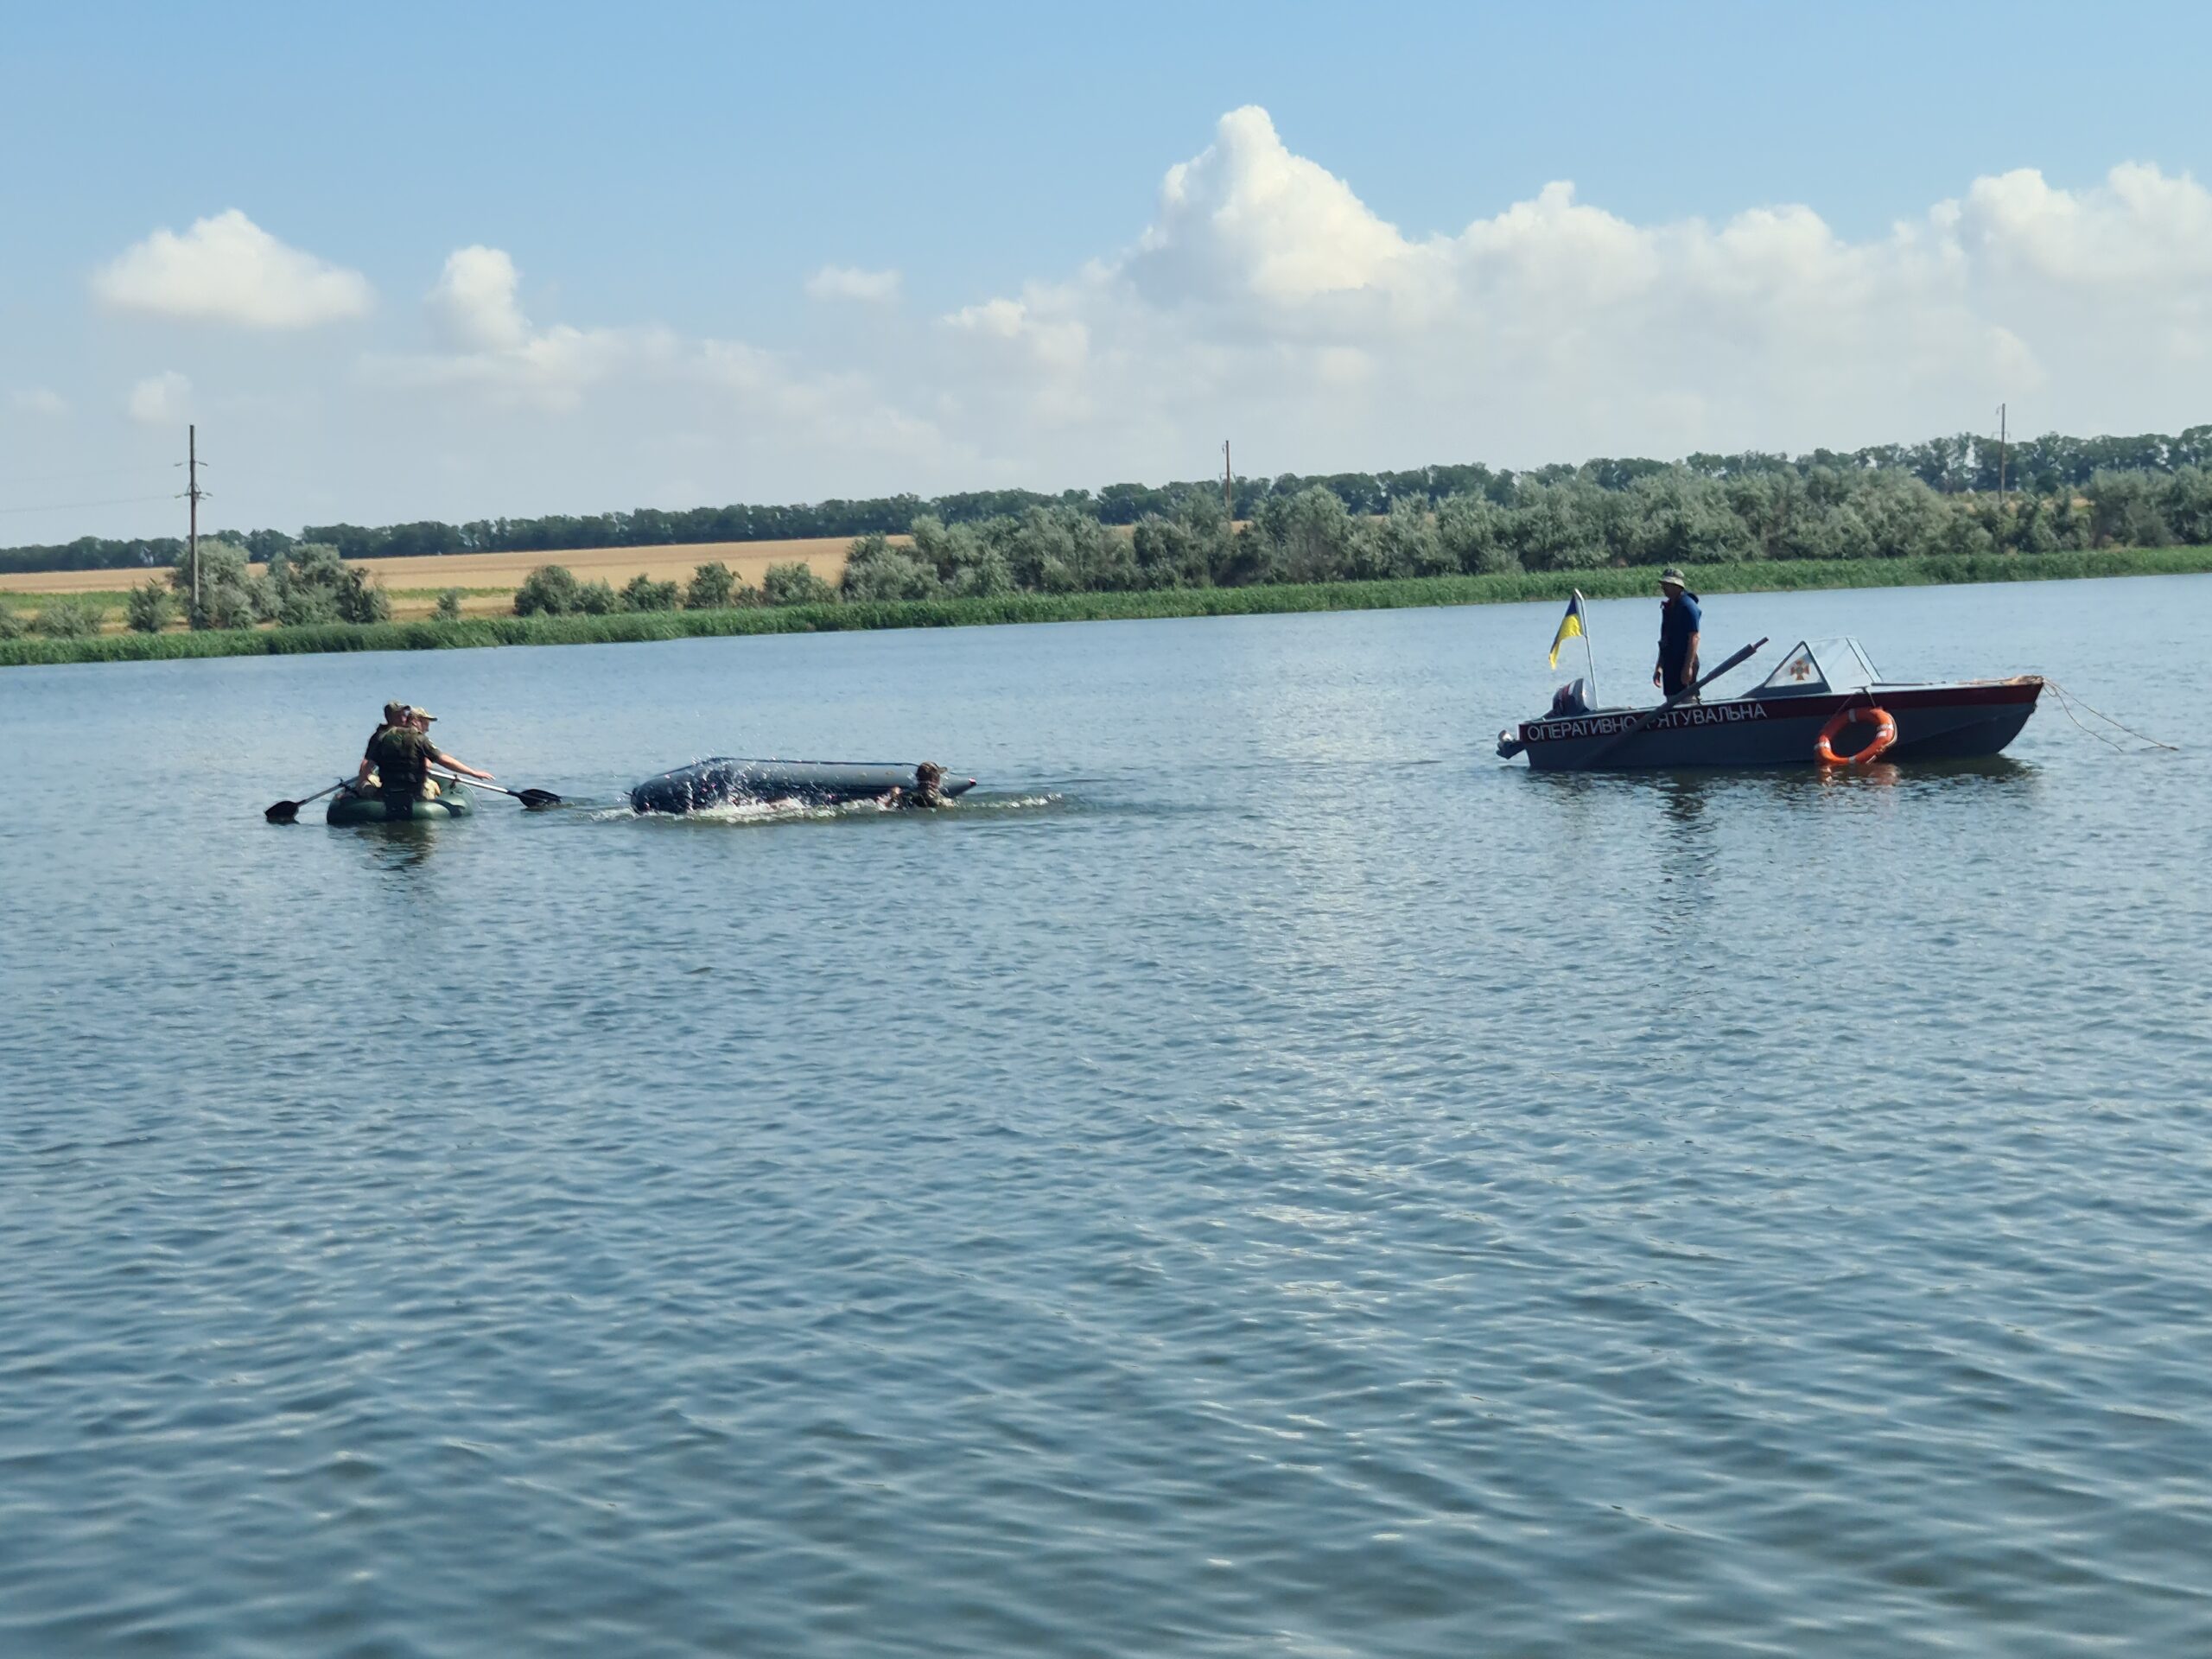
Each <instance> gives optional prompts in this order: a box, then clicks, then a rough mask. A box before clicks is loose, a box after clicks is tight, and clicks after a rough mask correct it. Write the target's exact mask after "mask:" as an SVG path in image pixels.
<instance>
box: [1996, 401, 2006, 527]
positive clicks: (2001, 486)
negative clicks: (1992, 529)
mask: <svg viewBox="0 0 2212 1659" xmlns="http://www.w3.org/2000/svg"><path fill="white" fill-rule="evenodd" d="M2006 436H2007V433H2006V432H2005V405H2004V404H1998V405H1997V511H1998V512H1999V513H2000V514H2001V513H2003V512H2004V511H2005V438H2006Z"/></svg>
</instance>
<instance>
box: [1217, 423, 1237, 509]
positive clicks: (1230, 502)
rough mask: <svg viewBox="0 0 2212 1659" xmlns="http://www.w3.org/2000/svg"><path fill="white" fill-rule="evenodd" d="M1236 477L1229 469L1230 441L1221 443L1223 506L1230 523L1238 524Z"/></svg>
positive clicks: (1224, 440) (1225, 439) (1225, 440)
mask: <svg viewBox="0 0 2212 1659" xmlns="http://www.w3.org/2000/svg"><path fill="white" fill-rule="evenodd" d="M1221 505H1222V509H1223V511H1224V512H1227V513H1228V514H1229V522H1230V524H1235V523H1236V474H1234V473H1232V472H1230V469H1229V440H1228V439H1227V438H1224V439H1223V440H1222V441H1221Z"/></svg>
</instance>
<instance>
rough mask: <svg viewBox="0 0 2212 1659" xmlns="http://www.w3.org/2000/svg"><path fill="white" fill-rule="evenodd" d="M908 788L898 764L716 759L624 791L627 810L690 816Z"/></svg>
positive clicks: (963, 785) (952, 786)
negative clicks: (741, 805) (747, 804)
mask: <svg viewBox="0 0 2212 1659" xmlns="http://www.w3.org/2000/svg"><path fill="white" fill-rule="evenodd" d="M913 786H914V768H913V766H912V765H910V764H908V763H906V762H902V761H893V760H880V761H861V760H731V759H729V758H728V756H725V755H717V756H715V758H714V759H713V760H700V761H696V762H695V763H694V764H692V765H690V766H679V767H677V769H676V770H675V771H674V772H663V773H661V775H660V776H659V777H658V778H648V779H645V782H644V783H642V784H639V785H638V786H637V787H636V788H635V789H633V790H632V791H630V804H631V806H632V808H633V809H634V810H638V811H639V812H696V811H697V810H699V809H700V808H702V807H707V806H728V805H731V804H734V803H737V802H741V801H804V802H805V803H806V804H808V805H810V806H835V805H837V804H840V803H842V802H845V801H872V800H876V799H879V798H881V797H883V796H886V795H888V794H889V793H890V792H891V791H893V790H894V789H906V790H911V789H912V788H913ZM975 787H976V780H975V779H973V778H953V777H950V776H948V777H946V778H945V779H943V780H942V781H940V782H939V784H938V789H940V790H941V791H944V793H945V794H947V795H965V794H966V793H967V792H968V791H969V790H971V789H973V788H975Z"/></svg>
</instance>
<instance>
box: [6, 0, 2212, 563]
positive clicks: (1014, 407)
mask: <svg viewBox="0 0 2212 1659" xmlns="http://www.w3.org/2000/svg"><path fill="white" fill-rule="evenodd" d="M2208 61H2212V8H2207V7H2204V6H2202V5H2194V6H2182V5H2171V6H2150V5H2145V6H2126V5H2114V6H2107V7H2101V8H2098V9H2095V10H2090V9H2086V8H2081V7H2078V6H2076V7H2061V6H2055V5H2038V4H2035V3H2012V4H2006V5H1979V4H1964V3H1961V4H1950V5H1942V6H1933V7H1931V6H1926V5H1924V4H1923V5H1916V6H1904V5H1897V6H1890V5H1865V6H1848V5H1839V6H1829V7H1821V8H1814V7H1800V6H1771V5H1748V4H1688V3H1684V4H1663V5H1662V4H1651V5H1643V6H1628V5H1601V4H1573V3H1560V4H1554V5H1551V6H1547V7H1541V8H1539V7H1531V6H1526V5H1515V6H1497V7H1491V6H1483V5H1477V4H1471V3H1463V4H1456V5H1436V6H1427V5H1403V6H1392V5H1387V4H1371V5H1366V6H1362V7H1358V8H1353V7H1350V6H1342V7H1324V6H1318V5H1300V4H1296V3H1287V0H1277V3H1274V4H1265V5H1256V4H1255V5H1243V4H1235V3H1209V4H1205V5H1198V6H1192V5H1188V4H1181V5H1153V4H1144V3H1117V4H1116V5H1114V6H1112V7H1106V6H1098V5H1092V6H1074V5H1061V6H1054V7H1045V6H1037V5H1034V4H1026V5H999V4H962V3H950V0H948V3H934V4H931V5H929V6H914V5H912V4H911V3H906V4H900V5H872V4H835V3H824V4H819V5H813V6H808V7H792V6H790V5H788V4H783V5H775V6H757V7H756V6H747V5H742V4H729V3H725V4H696V5H695V4H678V3H668V4H651V3H639V4H636V5H632V6H631V7H628V8H623V9H612V8H607V7H605V6H603V5H601V6H595V7H583V6H567V5H561V4H543V3H541V4H536V5H530V6H519V5H517V6H506V5H499V4H489V3H486V4H479V5H473V6H467V7H451V8H449V7H444V6H427V5H415V4H410V3H382V4H379V5H378V6H375V7H368V8H361V7H354V8H342V9H341V8H328V7H302V6H298V5H296V4H288V5H283V6H276V5H270V6H258V5H225V4H220V3H203V4H200V5H197V6H194V7H189V8H181V7H176V6H175V5H173V4H171V5H167V6H161V7H155V6H139V5H103V4H99V3H87V4H83V5H79V6H73V7H44V8H36V9H32V8H22V9H19V10H17V11H16V13H14V14H13V15H11V18H10V23H9V26H8V28H7V29H6V30H5V31H4V34H0V70H4V78H5V80H6V83H7V85H8V86H9V94H8V96H7V98H6V99H4V100H0V155H4V156H7V157H8V158H9V162H8V165H7V168H6V170H5V173H6V184H5V187H4V191H3V192H0V207H3V208H4V211H0V545H16V544H22V543H48V542H59V541H66V540H67V539H69V538H71V537H75V536H79V535H85V534H99V535H116V536H121V535H142V534H169V533H176V532H177V531H179V530H180V528H181V507H180V505H179V504H178V503H177V502H176V501H175V499H174V493H175V491H176V490H177V489H178V488H180V487H181V473H180V471H179V469H178V468H177V467H176V466H175V463H176V462H177V461H181V459H182V457H183V454H184V448H185V429H186V426H187V424H188V423H194V424H196V425H197V427H198V429H199V446H200V454H201V455H202V456H203V457H204V458H205V459H206V460H207V463H208V470H207V474H206V475H205V478H204V480H203V482H204V484H205V486H206V487H207V489H208V490H209V491H210V492H211V493H212V496H213V499H212V500H211V501H210V503H209V504H208V506H207V510H206V520H205V521H206V522H207V523H211V524H216V525H224V526H231V527H235V528H239V529H245V528H258V527H263V526H269V527H274V528H278V529H285V530H296V529H298V528H300V527H301V526H302V525H304V524H316V523H329V522H334V521H338V520H348V521H352V522H355V523H364V524H385V523H392V522H398V521H403V520H410V519H416V518H443V519H448V520H452V521H460V520H465V519H469V518H490V517H498V516H503V515H507V516H532V515H537V514H540V513H547V512H601V511H607V510H609V509H624V508H631V507H638V506H660V507H685V506H694V505H709V504H715V505H719V504H722V503H727V502H734V501H752V502H784V501H806V500H816V499H823V498H825V497H829V496H846V497H862V496H874V495H884V494H891V493H898V492H902V491H912V492H914V493H919V494H925V495H927V494H935V493H943V492H946V491H951V490H960V489H975V488H987V487H994V486H1026V487H1030V488H1037V489H1050V490H1058V489H1063V488H1068V487H1073V486H1090V487H1096V486H1101V485H1103V484H1107V483H1111V482H1116V481H1120V480H1142V481H1147V482H1161V481H1165V480H1169V479H1186V478H1195V477H1201V476H1205V475H1206V474H1208V473H1210V472H1212V471H1215V470H1217V468H1218V467H1219V465H1220V456H1221V448H1220V446H1221V443H1222V442H1223V440H1224V438H1226V439H1230V440H1231V441H1233V442H1234V444H1235V451H1234V454H1235V460H1236V467H1237V470H1238V471H1239V472H1240V473H1244V474H1262V475H1273V474H1279V473H1283V472H1300V473H1314V472H1335V471H1350V470H1370V469H1383V468H1394V467H1414V466H1419V465H1422V464H1425V463H1428V462H1441V461H1486V462H1489V463H1491V464H1492V465H1498V466H1512V467H1521V466H1532V465H1539V464H1541V463H1544V462H1547V461H1579V460H1581V459H1584V458H1586V457H1588V456H1592V455H1599V454H1605V455H1622V454H1643V455H1656V456H1661V457H1674V456H1679V455H1681V454H1688V453H1690V452H1692V451H1694V450H1700V449H1721V450H1732V449H1742V448H1760V449H1786V450H1792V451H1802V450H1804V449H1808V448H1814V447H1815V446H1820V445H1827V446H1831V447H1835V448H1853V447H1856V446H1859V445H1860V444H1865V443H1872V442H1891V441H1911V440H1916V439H1919V438H1923V437H1927V436H1932V435H1936V434H1940V433H1950V432H1956V431H1961V430H1983V429H1991V428H1993V425H1994V423H1995V419H1996V410H1997V406H1998V405H1999V404H2000V403H2003V404H2007V405H2008V407H2009V411H2010V420H2011V423H2012V427H2013V429H2015V430H2018V431H2027V432H2044V431H2053V430H2056V431H2064V432H2070V433H2079V434H2087V433H2094V432H2139V431H2174V430H2178V429H2181V428H2183V427H2185V426H2190V425H2193V424H2196V423H2202V422H2204V421H2207V420H2212V189H2208V187H2207V184H2206V183H2205V182H2203V181H2204V180H2206V179H2208V178H2212V153H2209V152H2212V123H2208V122H2207V121H2206V120H2205V119H2204V117H2203V104H2202V87H2201V79H2202V64H2204V63H2205V62H2208Z"/></svg>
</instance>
